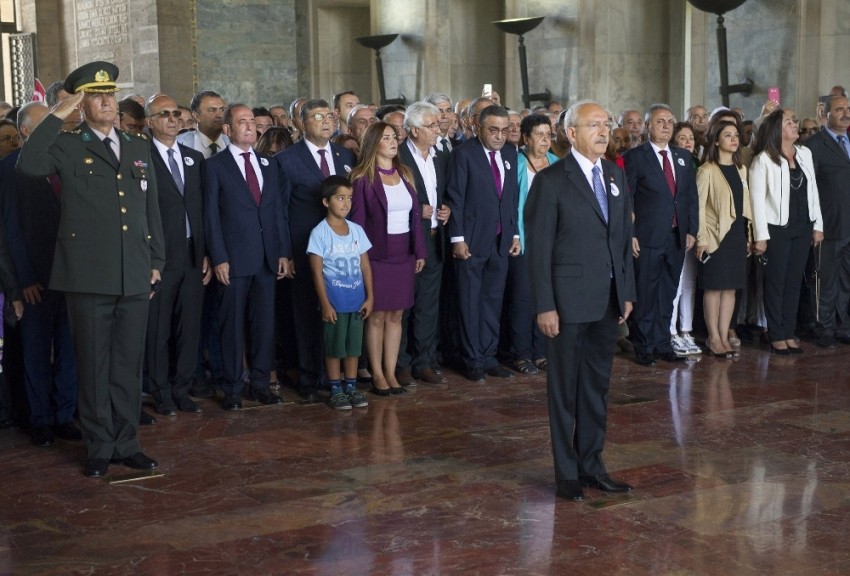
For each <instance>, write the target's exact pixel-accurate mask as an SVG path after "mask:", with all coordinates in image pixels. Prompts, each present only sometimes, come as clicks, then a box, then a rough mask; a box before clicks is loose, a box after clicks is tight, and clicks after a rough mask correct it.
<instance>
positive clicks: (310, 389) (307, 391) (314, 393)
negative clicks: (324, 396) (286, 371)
mask: <svg viewBox="0 0 850 576" xmlns="http://www.w3.org/2000/svg"><path fill="white" fill-rule="evenodd" d="M298 395H299V396H301V397H302V398H303V399H304V400H308V401H310V402H315V401H316V398H318V397H319V391H318V390H317V389H316V386H315V385H314V384H299V385H298Z"/></svg>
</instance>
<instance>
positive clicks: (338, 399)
mask: <svg viewBox="0 0 850 576" xmlns="http://www.w3.org/2000/svg"><path fill="white" fill-rule="evenodd" d="M331 408H333V409H334V410H351V402H349V401H348V396H346V395H345V393H344V392H342V391H340V392H337V393H336V394H334V395H333V396H331Z"/></svg>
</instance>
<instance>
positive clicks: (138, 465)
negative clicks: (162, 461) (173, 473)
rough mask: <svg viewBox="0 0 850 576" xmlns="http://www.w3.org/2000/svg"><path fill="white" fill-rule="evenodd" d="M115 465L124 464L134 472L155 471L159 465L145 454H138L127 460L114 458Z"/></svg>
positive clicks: (128, 457)
mask: <svg viewBox="0 0 850 576" xmlns="http://www.w3.org/2000/svg"><path fill="white" fill-rule="evenodd" d="M112 463H113V464H123V465H124V466H126V467H127V468H133V469H134V470H154V469H155V468H156V467H157V466H159V464H157V462H156V460H154V459H153V458H148V457H147V456H145V454H144V452H136V453H135V454H132V455H130V456H127V457H126V458H113V459H112Z"/></svg>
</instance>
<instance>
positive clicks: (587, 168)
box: [570, 148, 605, 190]
mask: <svg viewBox="0 0 850 576" xmlns="http://www.w3.org/2000/svg"><path fill="white" fill-rule="evenodd" d="M570 153H571V154H572V155H573V157H574V158H575V159H576V162H578V167H579V168H581V171H582V173H583V174H584V177H585V178H587V183H588V184H589V185H590V189H591V190H593V168H594V167H598V168H599V178H601V179H602V185H603V186H604V185H605V179H604V171H603V170H602V158H601V157H600V158H597V160H596V162H595V163H594V162H591V161H590V158H587V157H586V156H582V155H581V153H579V151H578V150H576V149H575V148H573V149H572V150H571V152H570Z"/></svg>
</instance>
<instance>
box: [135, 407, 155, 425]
mask: <svg viewBox="0 0 850 576" xmlns="http://www.w3.org/2000/svg"><path fill="white" fill-rule="evenodd" d="M139 424H141V425H142V426H150V425H151V424H156V418H154V417H153V416H151V415H150V414H148V413H147V412H145V411H144V410H142V413H141V414H139Z"/></svg>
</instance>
